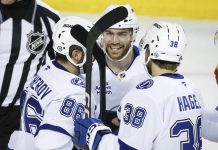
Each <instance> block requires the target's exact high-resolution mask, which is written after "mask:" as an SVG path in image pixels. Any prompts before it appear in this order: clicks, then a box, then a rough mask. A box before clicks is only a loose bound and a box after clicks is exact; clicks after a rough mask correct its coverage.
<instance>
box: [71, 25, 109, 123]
mask: <svg viewBox="0 0 218 150" xmlns="http://www.w3.org/2000/svg"><path fill="white" fill-rule="evenodd" d="M71 35H72V36H73V37H74V38H75V39H76V40H77V41H79V42H80V43H81V44H82V45H83V46H86V37H87V35H88V32H87V31H86V29H85V28H83V27H82V26H80V25H75V26H73V27H72V29H71ZM93 55H94V57H95V59H96V61H97V63H98V66H99V73H100V101H101V102H102V101H106V95H105V88H104V87H105V85H106V84H105V81H106V79H105V66H106V61H105V54H104V52H103V50H102V49H101V48H100V47H99V46H98V44H97V43H95V45H94V49H93ZM86 96H87V99H86V100H87V102H86V104H89V101H90V99H88V98H89V97H88V96H89V95H86ZM101 104H102V103H101ZM85 107H86V110H87V109H88V105H86V106H85ZM86 114H87V112H86ZM99 118H101V119H103V112H102V111H100V115H99Z"/></svg>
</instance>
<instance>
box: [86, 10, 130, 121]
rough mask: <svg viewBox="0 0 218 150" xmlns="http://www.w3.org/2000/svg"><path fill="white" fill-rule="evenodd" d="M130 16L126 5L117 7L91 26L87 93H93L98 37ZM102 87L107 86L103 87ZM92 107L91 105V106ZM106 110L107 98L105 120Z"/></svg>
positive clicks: (88, 44) (104, 106) (103, 105)
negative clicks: (94, 59)
mask: <svg viewBox="0 0 218 150" xmlns="http://www.w3.org/2000/svg"><path fill="white" fill-rule="evenodd" d="M127 16H128V11H127V9H126V8H125V7H123V6H120V7H117V8H115V9H113V10H111V11H110V12H108V13H107V14H105V15H104V16H102V17H101V18H100V19H99V20H98V21H97V22H96V23H95V24H94V26H93V27H92V28H91V30H90V31H89V33H88V35H87V39H86V48H87V59H86V62H87V68H86V79H87V80H86V87H87V91H86V92H87V93H89V94H90V95H91V70H92V50H93V47H94V45H95V42H96V39H97V38H98V37H99V36H100V35H101V34H102V33H103V32H104V31H105V30H106V29H108V28H109V27H111V26H113V25H114V24H116V23H118V22H120V21H122V20H124V19H125V18H126V17H127ZM102 88H105V86H104V87H102ZM89 108H91V107H89ZM105 111H106V99H103V100H102V101H101V102H100V118H101V119H103V120H102V121H103V122H104V113H105Z"/></svg>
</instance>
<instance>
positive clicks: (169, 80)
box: [75, 22, 203, 150]
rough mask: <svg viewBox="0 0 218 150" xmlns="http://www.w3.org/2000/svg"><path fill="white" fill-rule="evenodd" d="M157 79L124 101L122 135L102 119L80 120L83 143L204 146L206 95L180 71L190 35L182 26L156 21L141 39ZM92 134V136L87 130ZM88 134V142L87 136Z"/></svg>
mask: <svg viewBox="0 0 218 150" xmlns="http://www.w3.org/2000/svg"><path fill="white" fill-rule="evenodd" d="M141 46H142V49H145V62H146V63H145V64H146V67H147V68H148V70H149V72H150V73H151V75H152V76H153V78H151V79H148V80H143V79H142V82H141V83H139V84H138V85H137V86H135V87H134V88H133V89H131V90H130V91H129V92H128V93H127V95H126V96H125V97H124V98H123V99H122V101H121V114H120V115H121V116H120V120H121V122H120V129H119V134H118V136H115V135H113V134H111V133H110V129H108V127H106V126H104V125H103V124H102V123H101V121H100V120H96V119H79V120H77V121H76V122H75V133H77V139H76V140H75V141H76V142H77V143H78V145H80V146H81V145H85V144H88V146H89V148H90V149H97V148H98V149H100V150H103V149H104V150H107V149H108V150H109V149H113V150H116V149H132V150H135V149H138V150H151V149H152V150H163V149H167V150H179V149H180V150H194V149H201V147H202V142H201V117H202V111H203V110H202V109H203V104H202V99H201V96H200V92H199V90H198V88H196V87H195V86H194V84H192V82H191V81H190V80H188V79H187V78H186V77H184V76H183V75H181V74H179V73H177V72H176V71H177V67H178V66H179V64H180V62H181V60H182V55H183V50H184V48H185V46H186V37H185V34H184V31H183V29H182V27H181V26H180V25H177V24H172V23H166V22H158V23H155V24H154V25H153V26H152V27H151V28H150V30H148V32H147V34H146V35H145V36H144V37H143V39H142V40H141ZM86 133H87V135H86ZM84 137H86V141H85V140H82V138H84Z"/></svg>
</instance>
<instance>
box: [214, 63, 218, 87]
mask: <svg viewBox="0 0 218 150" xmlns="http://www.w3.org/2000/svg"><path fill="white" fill-rule="evenodd" d="M214 74H215V79H216V83H217V84H218V64H217V67H216V69H215V71H214Z"/></svg>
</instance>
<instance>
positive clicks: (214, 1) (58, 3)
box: [44, 0, 218, 150]
mask: <svg viewBox="0 0 218 150" xmlns="http://www.w3.org/2000/svg"><path fill="white" fill-rule="evenodd" d="M44 1H45V2H47V3H48V4H50V5H51V6H52V7H53V8H55V9H57V10H58V11H59V12H60V13H61V14H62V15H63V16H65V15H77V16H81V17H85V18H87V19H90V20H91V21H93V23H94V22H95V21H97V19H98V18H99V17H100V16H101V13H102V11H103V10H104V9H105V8H106V7H107V6H108V5H109V4H112V3H116V4H126V3H129V4H131V5H132V7H133V8H134V10H135V12H136V14H137V16H138V21H139V26H140V31H139V34H138V36H137V40H136V44H137V43H138V41H139V39H140V38H141V37H142V35H143V34H144V33H145V31H146V29H147V27H149V26H150V25H151V24H152V23H154V22H155V21H157V20H162V21H170V22H176V23H179V24H181V25H182V26H183V27H184V29H185V32H186V35H187V48H186V50H185V55H184V59H183V61H182V65H181V66H180V68H179V72H180V73H183V74H185V75H186V76H187V77H189V78H190V79H191V80H192V81H193V82H194V83H195V84H196V85H197V86H198V87H199V88H200V89H201V91H202V95H203V98H204V102H205V107H206V108H207V109H210V110H214V108H215V107H216V106H217V105H218V86H217V85H216V82H215V78H214V74H213V73H214V69H215V66H216V64H217V63H218V47H215V46H214V41H213V38H214V33H215V31H216V30H218V0H176V1H175V0H155V1H154V0H80V1H76V0H44ZM216 132H217V131H216ZM217 149H218V143H213V142H210V141H207V140H205V139H203V149H202V150H217Z"/></svg>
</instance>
